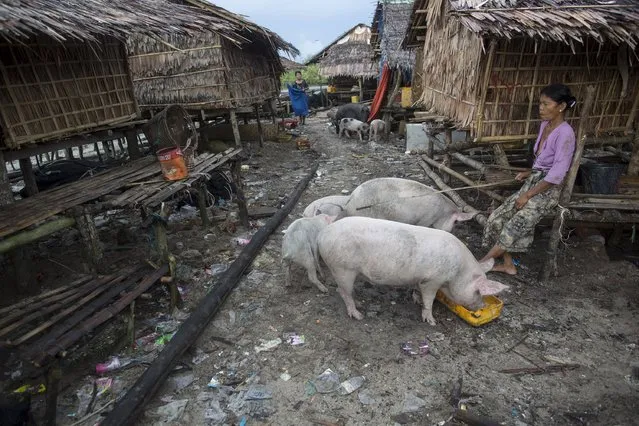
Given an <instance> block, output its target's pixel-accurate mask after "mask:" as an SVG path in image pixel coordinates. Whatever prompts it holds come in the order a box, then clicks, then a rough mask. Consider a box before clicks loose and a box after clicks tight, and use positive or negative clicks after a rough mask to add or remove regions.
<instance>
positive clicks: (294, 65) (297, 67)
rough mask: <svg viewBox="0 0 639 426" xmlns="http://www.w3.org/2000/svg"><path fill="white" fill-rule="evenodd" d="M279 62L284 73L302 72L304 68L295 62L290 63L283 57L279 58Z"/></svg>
mask: <svg viewBox="0 0 639 426" xmlns="http://www.w3.org/2000/svg"><path fill="white" fill-rule="evenodd" d="M280 62H282V66H283V67H284V71H298V70H302V68H304V65H302V64H300V63H298V62H295V61H291V60H290V59H288V58H285V57H283V56H280Z"/></svg>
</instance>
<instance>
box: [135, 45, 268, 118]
mask: <svg viewBox="0 0 639 426" xmlns="http://www.w3.org/2000/svg"><path fill="white" fill-rule="evenodd" d="M128 48H129V63H130V67H131V73H132V75H133V83H134V88H135V94H136V97H137V99H138V102H139V104H140V107H141V108H145V109H161V108H164V107H165V106H167V105H170V104H179V105H181V106H182V107H184V108H186V109H196V110H200V109H218V108H222V109H223V108H230V107H237V106H249V105H251V104H253V103H256V102H261V101H263V100H265V99H268V98H271V97H274V96H276V94H277V93H278V92H279V79H278V78H276V77H275V74H274V70H273V68H272V66H271V63H270V62H269V60H268V59H267V57H266V56H265V54H264V52H263V51H256V50H254V49H255V48H254V47H253V48H252V47H251V46H247V47H245V48H244V49H240V48H239V47H238V46H236V45H234V44H232V43H230V42H229V41H227V40H226V39H222V38H221V37H220V36H219V35H217V34H213V33H200V34H198V35H197V36H195V37H184V36H171V37H165V38H163V39H162V40H160V39H157V38H149V37H145V36H138V37H134V38H131V39H130V40H129V42H128Z"/></svg>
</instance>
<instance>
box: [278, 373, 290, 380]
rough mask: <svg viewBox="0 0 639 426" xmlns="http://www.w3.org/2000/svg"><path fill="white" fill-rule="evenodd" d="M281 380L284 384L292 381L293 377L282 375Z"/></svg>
mask: <svg viewBox="0 0 639 426" xmlns="http://www.w3.org/2000/svg"><path fill="white" fill-rule="evenodd" d="M280 379H282V381H284V382H288V381H289V380H291V375H290V374H288V373H282V374H280Z"/></svg>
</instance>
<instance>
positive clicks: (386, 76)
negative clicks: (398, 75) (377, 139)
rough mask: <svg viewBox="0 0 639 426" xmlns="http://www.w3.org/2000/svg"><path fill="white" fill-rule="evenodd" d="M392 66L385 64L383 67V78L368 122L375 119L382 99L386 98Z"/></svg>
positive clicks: (378, 86)
mask: <svg viewBox="0 0 639 426" xmlns="http://www.w3.org/2000/svg"><path fill="white" fill-rule="evenodd" d="M390 74H391V71H390V68H388V64H387V63H386V64H384V68H383V69H382V78H381V79H380V80H379V84H378V85H377V91H376V92H375V97H374V98H373V103H372V104H371V113H370V115H369V116H368V122H369V123H370V122H371V121H373V120H374V119H375V116H376V115H377V113H378V112H379V110H380V108H381V107H382V101H383V100H384V95H385V94H386V87H387V86H388V80H389V79H390Z"/></svg>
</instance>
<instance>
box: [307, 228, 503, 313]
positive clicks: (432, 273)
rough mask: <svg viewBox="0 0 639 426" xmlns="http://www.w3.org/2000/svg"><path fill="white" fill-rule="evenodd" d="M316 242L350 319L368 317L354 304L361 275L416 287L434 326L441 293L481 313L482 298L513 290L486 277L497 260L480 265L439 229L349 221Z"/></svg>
mask: <svg viewBox="0 0 639 426" xmlns="http://www.w3.org/2000/svg"><path fill="white" fill-rule="evenodd" d="M317 244H318V250H319V254H320V256H321V258H322V259H323V260H324V263H326V266H328V268H329V270H330V271H331V273H332V274H333V278H335V281H336V283H337V287H338V288H337V291H338V292H339V294H340V295H341V296H342V299H343V300H344V303H345V304H346V310H347V312H348V315H349V316H350V317H351V318H355V319H358V320H361V319H362V318H363V317H364V316H363V315H362V314H361V313H360V312H359V311H358V310H357V308H356V307H355V302H354V301H353V285H354V283H355V279H356V278H357V277H358V276H361V277H363V278H364V279H365V280H367V281H368V282H370V283H371V284H378V285H390V286H395V287H408V288H415V287H417V288H418V289H419V290H420V292H421V295H422V302H423V307H422V320H423V321H428V323H429V324H430V325H435V319H434V318H433V312H432V307H433V301H434V300H435V295H436V293H437V290H440V289H441V290H442V291H443V292H444V294H445V295H446V297H448V298H450V299H451V300H453V301H454V302H456V303H457V304H460V305H463V306H465V307H467V308H469V309H471V310H477V309H479V308H481V307H482V306H483V304H484V303H483V296H487V295H490V294H497V293H499V292H501V291H503V290H506V289H507V288H508V286H506V285H503V284H501V283H499V282H497V281H491V280H489V279H488V278H486V271H489V270H490V269H491V268H492V267H493V263H494V261H493V260H491V261H489V262H484V263H481V264H480V263H478V262H477V260H476V259H475V257H474V256H473V254H472V253H471V252H470V250H468V248H467V247H466V245H465V244H464V243H463V242H461V241H460V240H458V239H457V237H455V236H454V235H452V234H450V233H448V232H444V231H440V230H437V229H431V228H424V227H421V226H412V225H406V224H404V223H398V222H391V221H388V220H380V219H371V218H367V217H348V218H345V219H341V220H339V221H336V222H335V223H333V224H331V225H330V226H327V227H326V228H325V229H324V230H323V231H322V232H321V233H320V235H319V237H318V239H317Z"/></svg>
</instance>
